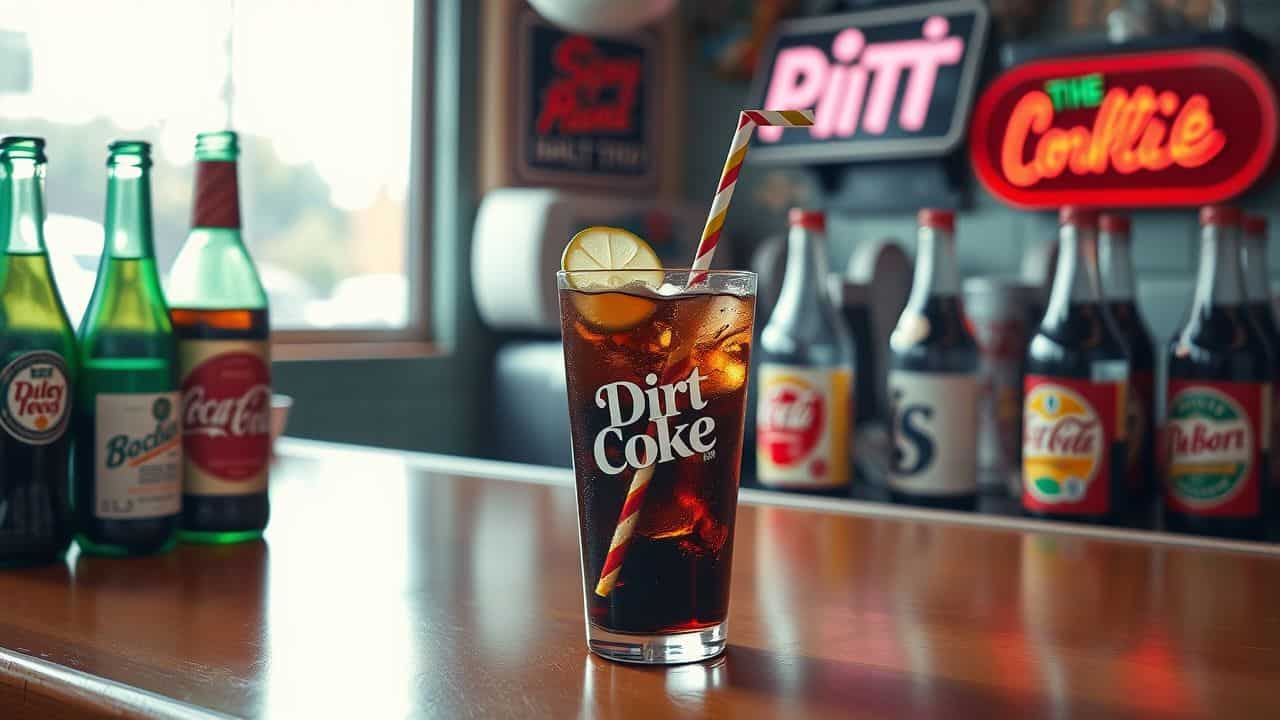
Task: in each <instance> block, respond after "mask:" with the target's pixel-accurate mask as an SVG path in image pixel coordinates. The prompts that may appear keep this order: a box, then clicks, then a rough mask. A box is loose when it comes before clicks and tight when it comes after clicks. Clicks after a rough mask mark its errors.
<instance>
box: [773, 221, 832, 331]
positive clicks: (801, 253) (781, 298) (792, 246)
mask: <svg viewBox="0 0 1280 720" xmlns="http://www.w3.org/2000/svg"><path fill="white" fill-rule="evenodd" d="M826 278H827V245H826V236H824V235H823V234H822V233H819V232H815V231H813V230H809V229H807V228H803V227H799V226H795V227H792V228H791V232H790V234H789V235H788V236H787V268H786V272H785V274H784V275H783V278H782V289H781V290H780V291H779V292H778V303H777V307H778V308H780V309H782V308H786V309H788V310H789V311H790V312H798V311H799V310H800V309H801V308H812V307H816V306H817V305H819V304H821V303H822V302H823V301H824V295H823V290H824V288H826V282H827V281H826Z"/></svg>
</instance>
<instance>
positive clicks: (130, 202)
mask: <svg viewBox="0 0 1280 720" xmlns="http://www.w3.org/2000/svg"><path fill="white" fill-rule="evenodd" d="M150 168H151V146H150V145H148V144H147V143H145V142H138V141H131V140H122V141H118V142H114V143H112V144H111V147H110V154H109V156H108V157H107V212H106V223H105V225H104V234H105V236H106V238H105V243H104V248H103V251H102V261H101V263H99V265H98V280H97V282H96V284H95V285H94V288H93V296H92V297H91V298H90V299H89V307H88V309H86V310H85V314H84V319H83V320H82V321H81V323H80V336H79V340H80V368H81V374H80V383H79V386H78V388H77V392H76V410H75V436H76V443H75V464H74V473H75V488H74V495H73V500H74V502H73V505H74V507H75V516H76V542H77V543H78V544H79V545H80V548H81V549H82V550H84V551H85V552H89V553H93V554H99V555H140V554H148V553H154V552H161V551H164V550H167V549H169V548H171V547H173V545H174V543H175V542H176V541H177V537H178V520H179V516H180V514H181V512H182V432H181V417H182V408H181V399H180V397H179V394H178V351H177V341H176V339H175V337H174V333H173V325H172V324H171V322H170V319H169V307H168V305H166V304H165V299H164V294H163V292H162V291H161V289H160V276H159V274H158V273H157V272H156V261H155V248H154V247H153V245H152V240H151V181H150Z"/></svg>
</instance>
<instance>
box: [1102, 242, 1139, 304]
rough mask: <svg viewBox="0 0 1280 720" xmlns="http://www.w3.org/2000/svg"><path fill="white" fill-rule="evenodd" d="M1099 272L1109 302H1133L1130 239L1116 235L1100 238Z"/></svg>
mask: <svg viewBox="0 0 1280 720" xmlns="http://www.w3.org/2000/svg"><path fill="white" fill-rule="evenodd" d="M1098 272H1099V275H1100V276H1101V281H1102V291H1103V293H1104V294H1105V295H1106V297H1107V299H1108V300H1133V298H1134V294H1135V293H1134V281H1133V278H1134V273H1133V257H1132V255H1131V253H1130V251H1129V238H1127V237H1125V236H1124V235H1116V234H1114V233H1102V234H1100V235H1099V236H1098Z"/></svg>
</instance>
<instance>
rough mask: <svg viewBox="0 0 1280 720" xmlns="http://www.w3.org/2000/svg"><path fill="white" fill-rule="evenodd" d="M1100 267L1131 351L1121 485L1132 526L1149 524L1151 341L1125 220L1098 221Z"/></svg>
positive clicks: (1152, 488) (1152, 489)
mask: <svg viewBox="0 0 1280 720" xmlns="http://www.w3.org/2000/svg"><path fill="white" fill-rule="evenodd" d="M1098 227H1099V230H1100V232H1099V233H1098V267H1099V270H1100V273H1101V278H1102V295H1103V300H1104V302H1105V304H1106V307H1107V310H1108V312H1110V313H1111V317H1112V318H1113V319H1114V320H1115V323H1116V328H1117V329H1119V330H1120V336H1121V337H1122V338H1123V339H1124V342H1125V345H1126V346H1127V347H1128V349H1129V361H1130V368H1129V370H1130V374H1129V394H1128V403H1127V405H1128V414H1127V422H1126V425H1125V431H1126V433H1127V437H1126V442H1127V445H1128V452H1127V454H1126V456H1125V471H1124V477H1125V485H1126V487H1127V488H1128V490H1129V510H1130V511H1131V512H1132V514H1133V520H1134V522H1135V523H1136V524H1140V525H1147V524H1149V523H1150V522H1151V515H1152V512H1153V505H1154V502H1155V498H1156V497H1157V493H1156V472H1155V369H1156V351H1155V343H1154V342H1153V341H1152V340H1151V333H1150V332H1148V331H1147V325H1146V323H1145V322H1143V320H1142V314H1141V313H1139V312H1138V304H1137V301H1136V299H1135V295H1136V293H1135V290H1134V273H1133V257H1132V253H1131V250H1130V242H1129V237H1130V233H1129V228H1130V223H1129V218H1128V216H1126V215H1121V214H1118V213H1104V214H1103V215H1101V216H1099V218H1098Z"/></svg>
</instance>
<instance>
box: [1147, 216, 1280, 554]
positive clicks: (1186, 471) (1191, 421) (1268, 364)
mask: <svg viewBox="0 0 1280 720" xmlns="http://www.w3.org/2000/svg"><path fill="white" fill-rule="evenodd" d="M1200 225H1201V234H1200V265H1199V269H1198V271H1197V276H1196V287H1195V294H1194V296H1193V299H1192V302H1191V308H1190V310H1189V311H1188V313H1187V319H1186V321H1185V322H1184V323H1183V326H1182V328H1181V329H1180V330H1179V331H1178V332H1177V333H1176V334H1175V335H1174V337H1173V339H1172V340H1170V342H1169V349H1168V359H1169V372H1168V385H1167V389H1166V396H1165V397H1166V401H1165V405H1166V410H1165V412H1166V416H1167V419H1166V423H1165V427H1166V441H1165V445H1166V447H1165V448H1163V449H1162V452H1163V453H1165V454H1166V456H1165V457H1164V458H1162V462H1161V463H1160V467H1161V468H1162V471H1163V474H1164V478H1163V482H1164V497H1165V525H1166V526H1167V527H1168V528H1169V529H1170V530H1174V531H1176V532H1188V533H1195V534H1198V535H1216V536H1222V537H1233V538H1246V539H1261V538H1263V537H1264V536H1265V534H1266V514H1267V511H1268V509H1269V508H1268V505H1269V500H1270V483H1269V482H1268V480H1269V478H1270V472H1271V471H1270V457H1269V453H1268V452H1267V451H1266V448H1267V446H1268V445H1269V442H1270V433H1271V427H1270V425H1269V423H1267V421H1266V416H1267V411H1266V407H1267V406H1268V405H1269V404H1270V402H1271V392H1272V388H1271V382H1272V379H1273V377H1274V369H1273V366H1272V357H1271V352H1270V349H1269V347H1268V345H1267V341H1266V338H1265V337H1264V335H1263V332H1262V330H1261V329H1259V327H1258V325H1257V323H1256V322H1254V320H1253V318H1252V317H1251V316H1250V314H1249V310H1248V306H1247V304H1246V298H1245V292H1244V277H1243V273H1242V271H1241V266H1240V211H1239V210H1238V209H1236V208H1232V207H1222V206H1211V207H1206V208H1202V209H1201V211H1200Z"/></svg>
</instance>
